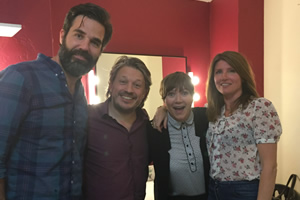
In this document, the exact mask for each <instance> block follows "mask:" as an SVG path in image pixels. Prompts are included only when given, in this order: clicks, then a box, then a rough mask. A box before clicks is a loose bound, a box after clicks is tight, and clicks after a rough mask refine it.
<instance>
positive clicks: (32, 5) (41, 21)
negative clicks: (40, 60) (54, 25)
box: [0, 0, 52, 70]
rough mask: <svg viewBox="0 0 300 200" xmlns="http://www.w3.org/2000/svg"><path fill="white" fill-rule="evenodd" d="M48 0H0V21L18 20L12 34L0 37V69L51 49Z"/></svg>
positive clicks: (30, 58)
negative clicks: (18, 27) (16, 28)
mask: <svg viewBox="0 0 300 200" xmlns="http://www.w3.org/2000/svg"><path fill="white" fill-rule="evenodd" d="M49 5H50V3H49V0H39V1H36V0H26V1H24V0H1V1H0V22H2V23H16V24H22V30H21V31H20V32H19V33H17V34H16V35H15V36H14V37H13V38H5V37H0V70H2V69H4V68H6V67H7V66H8V65H11V64H14V63H18V62H21V61H25V60H32V59H35V58H36V56H37V53H38V52H43V53H44V54H46V55H51V53H52V44H51V38H52V32H51V26H50V18H49V16H50V9H49V7H50V6H49Z"/></svg>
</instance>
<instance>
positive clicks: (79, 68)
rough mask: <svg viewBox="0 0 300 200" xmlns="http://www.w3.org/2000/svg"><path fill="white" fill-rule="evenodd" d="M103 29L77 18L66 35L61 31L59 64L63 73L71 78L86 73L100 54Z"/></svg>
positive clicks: (93, 22)
mask: <svg viewBox="0 0 300 200" xmlns="http://www.w3.org/2000/svg"><path fill="white" fill-rule="evenodd" d="M104 34H105V29H104V26H103V25H102V24H100V23H99V22H97V21H95V20H93V19H90V18H88V17H83V16H82V15H80V16H77V17H76V18H75V19H74V21H73V25H72V26H71V28H70V30H69V32H68V33H67V35H65V32H64V30H62V31H61V35H60V37H61V47H60V49H59V52H58V54H59V59H60V63H61V65H62V67H63V69H64V70H65V72H66V73H67V74H69V75H71V76H73V77H80V76H82V75H84V74H86V73H88V72H89V71H90V70H91V69H92V68H93V67H94V66H95V64H96V63H97V60H98V58H99V56H100V54H101V50H102V41H103V38H104Z"/></svg>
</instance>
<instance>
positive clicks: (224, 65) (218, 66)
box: [215, 60, 232, 70]
mask: <svg viewBox="0 0 300 200" xmlns="http://www.w3.org/2000/svg"><path fill="white" fill-rule="evenodd" d="M228 68H232V67H231V66H230V65H229V64H228V63H227V62H226V61H224V60H220V61H218V62H217V63H216V66H215V70H217V69H228Z"/></svg>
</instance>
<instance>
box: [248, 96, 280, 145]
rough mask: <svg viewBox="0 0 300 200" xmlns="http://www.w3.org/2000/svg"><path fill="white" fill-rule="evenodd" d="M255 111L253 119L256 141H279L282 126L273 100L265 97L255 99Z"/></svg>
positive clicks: (258, 142)
mask: <svg viewBox="0 0 300 200" xmlns="http://www.w3.org/2000/svg"><path fill="white" fill-rule="evenodd" d="M253 113H254V114H253V118H252V121H253V127H254V138H255V140H256V143H257V144H261V143H277V142H278V141H279V138H280V135H281V133H282V128H281V123H280V119H279V116H278V113H277V111H276V109H275V107H274V106H273V104H272V102H271V101H269V100H267V99H265V98H259V99H256V100H254V107H253Z"/></svg>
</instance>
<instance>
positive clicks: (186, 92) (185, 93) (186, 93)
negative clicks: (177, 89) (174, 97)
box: [181, 90, 190, 96]
mask: <svg viewBox="0 0 300 200" xmlns="http://www.w3.org/2000/svg"><path fill="white" fill-rule="evenodd" d="M181 94H182V95H183V96H187V95H189V94H190V92H189V91H188V90H183V91H182V92H181Z"/></svg>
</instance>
